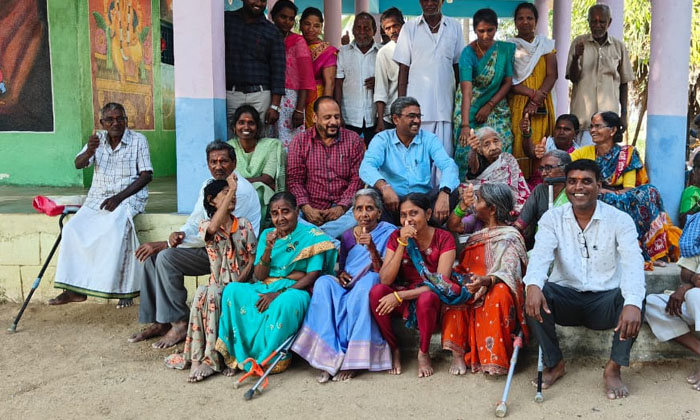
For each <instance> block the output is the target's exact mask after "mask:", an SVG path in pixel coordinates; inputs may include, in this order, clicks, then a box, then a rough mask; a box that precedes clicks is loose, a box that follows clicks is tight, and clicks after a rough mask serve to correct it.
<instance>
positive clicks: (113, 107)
mask: <svg viewBox="0 0 700 420" xmlns="http://www.w3.org/2000/svg"><path fill="white" fill-rule="evenodd" d="M115 110H117V111H121V112H122V114H124V116H125V117H126V116H127V115H126V110H125V109H124V105H122V104H120V103H117V102H108V103H106V104H105V105H104V106H103V107H102V109H100V119H102V118H104V117H105V114H106V113H108V112H109V111H115Z"/></svg>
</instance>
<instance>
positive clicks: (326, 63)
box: [299, 7, 338, 128]
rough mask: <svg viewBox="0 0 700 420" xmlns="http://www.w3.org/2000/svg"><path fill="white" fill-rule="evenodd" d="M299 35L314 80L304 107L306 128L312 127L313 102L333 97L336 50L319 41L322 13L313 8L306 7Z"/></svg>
mask: <svg viewBox="0 0 700 420" xmlns="http://www.w3.org/2000/svg"><path fill="white" fill-rule="evenodd" d="M299 28H300V29H301V34H302V35H304V39H305V40H306V43H307V44H308V45H309V50H311V60H313V73H314V78H315V79H316V91H315V92H313V95H312V97H311V98H309V100H308V103H309V104H308V106H307V107H306V128H309V127H312V126H313V125H314V120H313V116H314V100H316V98H320V97H321V96H333V90H334V89H335V73H336V68H337V62H338V49H337V48H336V47H334V46H332V45H331V44H329V43H327V42H324V41H321V38H320V37H321V31H323V13H321V11H320V10H318V9H317V8H315V7H307V8H306V9H304V12H303V13H302V14H301V20H300V21H299Z"/></svg>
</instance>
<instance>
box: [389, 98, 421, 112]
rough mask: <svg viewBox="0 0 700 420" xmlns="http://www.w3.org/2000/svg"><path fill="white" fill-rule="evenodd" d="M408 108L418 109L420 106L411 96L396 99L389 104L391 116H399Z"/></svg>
mask: <svg viewBox="0 0 700 420" xmlns="http://www.w3.org/2000/svg"><path fill="white" fill-rule="evenodd" d="M409 106H417V107H420V104H419V103H418V100H417V99H416V98H414V97H411V96H402V97H400V98H396V100H395V101H394V102H393V103H392V104H391V115H392V116H394V115H401V111H403V110H404V109H405V108H407V107H409Z"/></svg>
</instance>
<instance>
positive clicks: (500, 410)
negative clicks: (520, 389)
mask: <svg viewBox="0 0 700 420" xmlns="http://www.w3.org/2000/svg"><path fill="white" fill-rule="evenodd" d="M522 346H523V332H522V330H521V331H520V332H519V333H518V336H517V337H515V340H513V356H511V358H510V368H508V377H507V378H506V386H505V388H504V389H503V395H502V396H501V402H499V403H498V405H497V406H496V417H505V416H506V414H507V413H508V406H507V405H506V400H508V392H510V383H511V381H512V380H513V373H514V372H515V364H516V363H518V353H519V352H520V348H521V347H522Z"/></svg>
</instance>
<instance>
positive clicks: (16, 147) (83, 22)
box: [0, 0, 176, 186]
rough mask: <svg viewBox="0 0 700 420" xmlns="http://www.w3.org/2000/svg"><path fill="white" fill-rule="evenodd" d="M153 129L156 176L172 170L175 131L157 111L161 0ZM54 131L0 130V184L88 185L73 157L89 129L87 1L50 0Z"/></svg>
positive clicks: (155, 13)
mask: <svg viewBox="0 0 700 420" xmlns="http://www.w3.org/2000/svg"><path fill="white" fill-rule="evenodd" d="M151 4H152V10H151V15H152V24H151V28H152V31H153V33H152V37H153V40H154V41H153V43H152V45H153V50H154V51H153V57H154V59H153V61H154V63H153V85H154V86H153V87H154V88H153V106H154V116H155V121H154V128H155V129H154V130H147V131H140V132H141V133H143V134H144V135H145V136H146V137H147V138H148V143H149V147H150V152H151V161H152V163H153V167H154V171H155V173H154V175H155V176H169V175H174V174H175V168H176V162H175V132H174V131H169V130H168V131H166V130H163V128H162V127H163V120H162V117H161V102H162V101H161V89H160V86H161V67H160V0H151ZM48 16H49V36H50V41H51V67H52V79H53V80H52V82H53V103H54V117H55V118H54V132H53V133H25V132H17V133H3V132H0V184H14V185H52V186H79V185H89V184H90V180H91V178H92V173H91V171H90V170H86V171H80V170H76V169H75V167H74V166H73V159H74V157H75V155H76V154H77V153H78V152H79V151H80V149H81V148H82V146H83V144H85V143H86V142H87V138H88V137H89V136H90V134H91V133H92V128H93V127H92V117H93V116H92V112H93V111H92V80H91V74H90V39H89V30H88V28H89V26H88V13H87V1H76V0H49V1H48Z"/></svg>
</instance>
